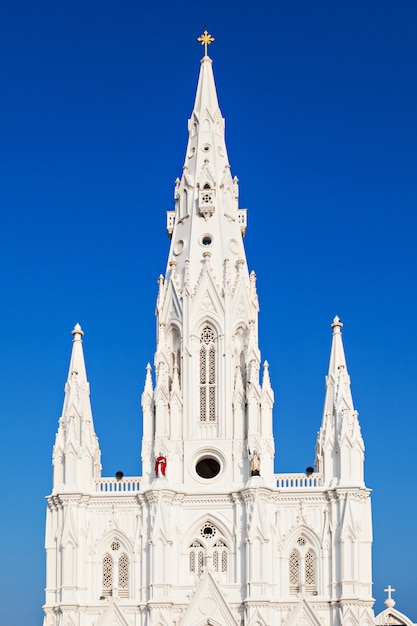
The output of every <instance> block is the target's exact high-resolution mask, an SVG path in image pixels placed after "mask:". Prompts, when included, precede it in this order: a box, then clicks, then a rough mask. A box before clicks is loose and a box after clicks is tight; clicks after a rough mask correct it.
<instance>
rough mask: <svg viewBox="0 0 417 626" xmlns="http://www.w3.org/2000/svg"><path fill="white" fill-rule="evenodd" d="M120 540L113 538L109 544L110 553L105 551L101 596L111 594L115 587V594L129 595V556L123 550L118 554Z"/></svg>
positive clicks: (125, 596) (124, 596)
mask: <svg viewBox="0 0 417 626" xmlns="http://www.w3.org/2000/svg"><path fill="white" fill-rule="evenodd" d="M120 548H121V545H120V542H119V541H118V540H117V539H114V540H113V541H112V542H111V544H110V549H111V551H112V552H113V553H114V555H112V554H111V553H110V552H107V553H106V554H105V555H104V556H103V560H102V570H101V572H102V576H101V587H102V592H101V596H102V597H107V596H111V595H112V594H113V590H114V589H116V591H117V595H119V596H120V597H122V598H127V597H128V596H129V557H128V556H127V554H126V553H125V552H123V553H122V554H120V555H119V554H118V552H119V550H120Z"/></svg>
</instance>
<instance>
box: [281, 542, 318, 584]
mask: <svg viewBox="0 0 417 626" xmlns="http://www.w3.org/2000/svg"><path fill="white" fill-rule="evenodd" d="M296 544H297V547H296V548H293V550H292V551H291V553H290V555H289V559H288V581H289V590H290V593H291V594H295V593H298V591H300V588H301V587H302V588H304V589H305V590H306V591H307V592H310V593H314V592H316V591H317V572H316V569H317V559H316V554H315V552H314V550H313V549H312V548H311V546H309V543H308V540H307V539H306V538H305V537H303V536H302V535H301V536H299V537H298V538H297V540H296Z"/></svg>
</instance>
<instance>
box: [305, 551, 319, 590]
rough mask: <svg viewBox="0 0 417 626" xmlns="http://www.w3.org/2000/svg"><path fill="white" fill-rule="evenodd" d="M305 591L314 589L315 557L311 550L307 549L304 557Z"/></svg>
mask: <svg viewBox="0 0 417 626" xmlns="http://www.w3.org/2000/svg"><path fill="white" fill-rule="evenodd" d="M304 567H305V576H304V578H305V583H306V591H315V589H316V559H315V556H314V552H313V550H309V551H308V552H307V554H306V555H305V559H304Z"/></svg>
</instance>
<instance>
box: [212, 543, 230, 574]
mask: <svg viewBox="0 0 417 626" xmlns="http://www.w3.org/2000/svg"><path fill="white" fill-rule="evenodd" d="M213 569H214V571H215V572H227V549H226V544H225V543H224V541H221V540H219V541H216V543H215V544H214V546H213Z"/></svg>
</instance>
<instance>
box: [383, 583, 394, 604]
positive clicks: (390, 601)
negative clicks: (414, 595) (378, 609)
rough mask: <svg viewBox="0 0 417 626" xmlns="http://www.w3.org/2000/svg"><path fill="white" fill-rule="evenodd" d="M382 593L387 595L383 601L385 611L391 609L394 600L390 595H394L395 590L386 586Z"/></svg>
mask: <svg viewBox="0 0 417 626" xmlns="http://www.w3.org/2000/svg"><path fill="white" fill-rule="evenodd" d="M384 591H385V593H387V594H388V598H387V599H386V600H385V602H384V604H385V606H386V607H387V609H392V608H393V607H394V606H395V600H394V599H393V598H392V597H391V594H392V593H394V591H395V589H393V588H392V587H391V585H388V587H387V588H386V589H384Z"/></svg>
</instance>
